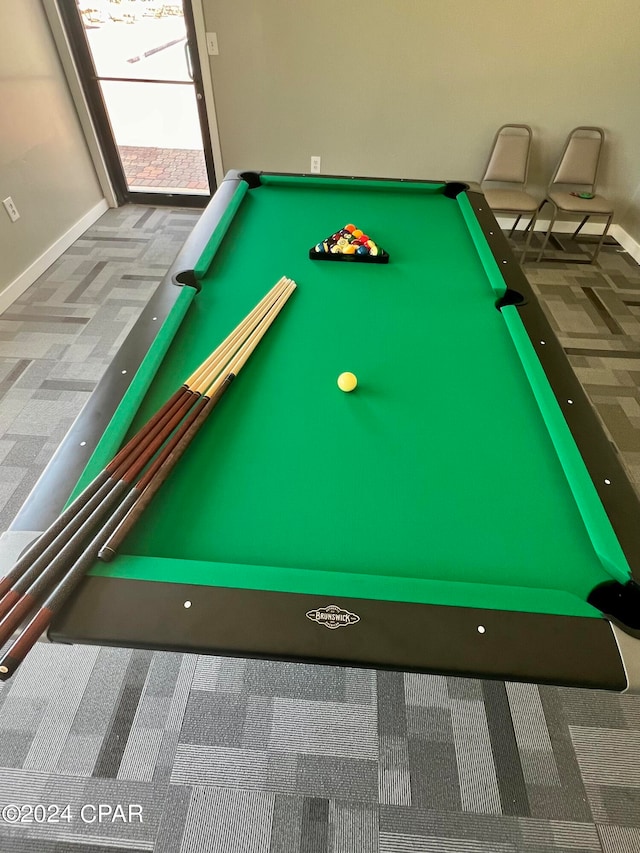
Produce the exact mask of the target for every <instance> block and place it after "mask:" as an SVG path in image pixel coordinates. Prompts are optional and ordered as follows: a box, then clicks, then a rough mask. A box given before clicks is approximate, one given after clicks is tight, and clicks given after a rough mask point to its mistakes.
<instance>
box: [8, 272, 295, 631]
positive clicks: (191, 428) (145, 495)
mask: <svg viewBox="0 0 640 853" xmlns="http://www.w3.org/2000/svg"><path fill="white" fill-rule="evenodd" d="M294 290H295V284H293V286H292V287H291V289H290V290H288V291H286V292H285V293H284V294H283V296H282V297H281V300H282V301H281V304H278V303H276V304H275V305H274V308H273V312H274V313H273V316H266V317H265V320H264V321H263V323H264V327H258V328H257V329H256V331H255V332H254V333H253V335H252V336H251V337H250V338H249V339H248V340H247V342H246V343H245V345H244V347H243V348H242V349H241V350H239V352H238V354H237V355H236V357H235V358H234V359H233V360H232V361H231V362H230V363H229V365H228V366H227V368H226V369H225V371H223V375H221V376H220V378H219V379H218V380H217V382H215V383H214V385H213V387H212V390H211V392H209V395H205V398H204V399H205V400H206V397H207V396H210V397H211V399H210V400H206V402H204V403H203V404H202V405H201V406H199V407H198V409H197V410H195V409H194V411H193V413H192V414H190V416H189V418H187V419H186V420H185V421H184V423H183V424H181V426H180V429H179V430H178V431H177V432H176V434H175V435H174V436H173V437H172V438H171V440H170V441H169V442H167V444H166V445H165V447H164V448H163V449H162V451H161V452H160V454H158V456H157V457H156V459H155V460H154V461H153V463H152V464H151V466H150V467H149V469H148V470H147V471H146V472H145V474H144V475H143V476H142V477H141V478H140V480H139V481H138V482H137V483H136V485H135V486H134V487H133V489H132V494H133V493H137V496H138V497H137V499H136V502H135V504H134V506H133V507H132V509H131V510H130V511H129V513H128V514H127V517H126V518H125V519H124V520H123V522H122V523H121V524H120V525H119V527H118V529H117V530H116V531H115V532H114V533H113V534H112V535H111V536H110V538H109V539H108V541H106V542H105V544H104V546H103V547H102V548H101V549H100V552H99V554H98V556H99V558H100V559H101V560H103V561H104V562H110V561H111V560H112V559H113V558H114V557H115V555H116V552H117V549H118V548H119V547H120V545H121V543H122V541H123V539H124V538H125V537H126V536H127V534H128V533H129V531H130V530H131V529H132V527H133V526H134V524H135V523H136V522H137V520H138V518H139V517H140V515H142V513H143V512H144V510H145V509H146V507H147V506H148V505H149V503H150V501H151V499H152V498H153V496H154V495H155V493H156V492H157V491H158V489H159V488H160V486H161V485H162V484H163V483H164V481H165V480H166V479H167V477H168V476H169V474H170V472H171V470H172V468H173V467H174V465H175V464H176V462H177V461H178V459H179V458H180V456H181V455H182V453H183V452H184V450H185V449H186V448H187V447H188V445H189V444H190V443H191V441H192V439H193V437H194V436H195V434H196V433H197V432H198V430H199V429H200V427H201V426H202V424H203V423H204V421H205V419H206V418H207V417H208V416H209V414H210V413H211V411H212V409H213V408H214V405H212V401H213V399H214V398H215V400H216V404H217V402H218V399H219V397H217V394H218V391H219V389H220V388H221V387H222V386H223V385H225V384H226V385H229V384H230V383H231V381H233V379H234V378H235V377H236V376H237V375H238V373H239V372H240V370H242V367H243V366H244V364H245V363H246V361H247V359H248V358H249V356H250V355H251V353H252V352H253V350H254V349H255V348H256V346H257V345H258V343H259V342H260V340H261V339H262V336H263V335H264V333H265V332H266V331H267V329H268V328H269V326H270V325H271V323H273V321H274V320H275V318H276V316H277V314H278V313H279V311H280V310H281V309H282V307H283V306H284V304H285V302H286V301H287V300H288V298H289V296H291V294H292V293H293V291H294ZM0 639H1V638H0Z"/></svg>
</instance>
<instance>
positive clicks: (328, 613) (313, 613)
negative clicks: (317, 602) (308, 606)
mask: <svg viewBox="0 0 640 853" xmlns="http://www.w3.org/2000/svg"><path fill="white" fill-rule="evenodd" d="M307 619H311V621H312V622H317V623H318V625H324V626H325V628H331V629H333V628H343V627H344V626H345V625H355V624H356V622H359V621H360V617H359V616H358V615H357V614H356V613H350V612H349V611H348V610H343V609H342V608H341V607H338V606H337V605H335V604H330V605H329V606H328V607H319V608H318V610H309V611H307Z"/></svg>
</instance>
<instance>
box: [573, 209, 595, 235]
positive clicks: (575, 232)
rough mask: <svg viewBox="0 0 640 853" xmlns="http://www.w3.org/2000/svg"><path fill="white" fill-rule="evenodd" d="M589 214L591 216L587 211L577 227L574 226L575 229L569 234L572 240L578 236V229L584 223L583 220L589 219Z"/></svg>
mask: <svg viewBox="0 0 640 853" xmlns="http://www.w3.org/2000/svg"><path fill="white" fill-rule="evenodd" d="M590 216H591V214H590V213H588V214H587V215H586V216H585V218H584V219H583V220H582V222H581V223H580V225H578V227H577V228H576V230H575V231H574V232H573V235H572V236H571V239H572V240H575V239H576V237H577V236H578V234H579V233H580V229H581V228H582V226H583V225H584V224H585V222H587V221H588V219H589V217H590Z"/></svg>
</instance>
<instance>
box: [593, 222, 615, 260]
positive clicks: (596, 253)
mask: <svg viewBox="0 0 640 853" xmlns="http://www.w3.org/2000/svg"><path fill="white" fill-rule="evenodd" d="M612 219H613V214H612V213H611V214H609V216H608V217H607V221H606V224H605V226H604V231H603V232H602V235H601V236H600V240H599V241H598V245H597V246H596V250H595V252H594V253H593V255H592V257H591V261H590V263H592V264H595V262H596V260H597V259H598V255H599V254H600V249H601V248H602V244H603V243H604V238H605V237H606V236H607V233H608V231H609V226H610V225H611V220H612Z"/></svg>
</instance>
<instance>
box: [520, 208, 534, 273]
mask: <svg viewBox="0 0 640 853" xmlns="http://www.w3.org/2000/svg"><path fill="white" fill-rule="evenodd" d="M537 218H538V211H536V212H535V213H534V214H533V216H532V217H531V219H530V221H529V224H528V225H527V227H526V228H525V232H528V233H527V239H526V241H525V244H524V249H523V250H522V256H521V257H520V263H521V264H523V263H524V262H525V258H526V257H527V252H528V251H529V248H530V246H531V236H532V234H533V232H534V228H535V224H536V219H537Z"/></svg>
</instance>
